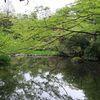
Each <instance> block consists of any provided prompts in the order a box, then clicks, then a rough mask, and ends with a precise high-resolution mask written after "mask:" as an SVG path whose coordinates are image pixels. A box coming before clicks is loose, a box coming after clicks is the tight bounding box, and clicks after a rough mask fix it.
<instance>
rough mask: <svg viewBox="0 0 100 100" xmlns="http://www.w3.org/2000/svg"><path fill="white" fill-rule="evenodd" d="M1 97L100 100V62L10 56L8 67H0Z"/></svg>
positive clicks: (6, 98) (18, 99)
mask: <svg viewBox="0 0 100 100" xmlns="http://www.w3.org/2000/svg"><path fill="white" fill-rule="evenodd" d="M0 100H100V64H99V63H98V62H84V63H81V64H78V63H71V62H70V59H67V58H62V57H56V56H51V57H47V56H43V57H41V56H34V57H24V56H17V57H12V61H11V65H10V66H7V67H3V66H2V67H0Z"/></svg>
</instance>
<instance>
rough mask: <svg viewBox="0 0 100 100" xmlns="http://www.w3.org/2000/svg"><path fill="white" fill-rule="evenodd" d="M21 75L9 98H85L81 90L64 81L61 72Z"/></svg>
mask: <svg viewBox="0 0 100 100" xmlns="http://www.w3.org/2000/svg"><path fill="white" fill-rule="evenodd" d="M22 76H23V80H20V81H19V83H18V84H19V85H18V87H16V89H15V91H14V93H12V94H11V96H10V100H77V99H79V100H86V98H85V95H84V93H83V91H82V90H79V89H78V88H75V87H74V86H72V85H71V84H69V83H67V82H66V81H64V80H63V75H62V74H61V73H59V74H57V75H54V74H50V73H49V72H45V73H40V74H38V75H37V76H36V77H32V76H31V73H24V74H23V75H22Z"/></svg>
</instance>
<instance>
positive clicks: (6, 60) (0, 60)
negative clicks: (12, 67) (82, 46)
mask: <svg viewBox="0 0 100 100" xmlns="http://www.w3.org/2000/svg"><path fill="white" fill-rule="evenodd" d="M10 60H11V59H10V57H9V56H8V55H0V66H7V65H9V64H10Z"/></svg>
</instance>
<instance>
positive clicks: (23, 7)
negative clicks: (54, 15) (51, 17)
mask: <svg viewBox="0 0 100 100" xmlns="http://www.w3.org/2000/svg"><path fill="white" fill-rule="evenodd" d="M9 1H11V2H12V5H13V7H14V9H15V12H16V13H29V12H31V11H34V7H36V6H41V5H43V6H44V7H49V8H50V9H51V11H52V12H55V11H56V9H59V8H62V7H64V6H65V5H67V4H70V3H73V2H74V0H29V3H28V4H27V0H25V1H22V2H20V1H19V0H9ZM5 5H6V4H5V3H4V0H0V9H1V10H2V9H4V6H5Z"/></svg>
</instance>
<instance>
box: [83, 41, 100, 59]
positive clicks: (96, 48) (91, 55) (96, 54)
mask: <svg viewBox="0 0 100 100" xmlns="http://www.w3.org/2000/svg"><path fill="white" fill-rule="evenodd" d="M84 57H86V58H87V59H94V60H95V59H98V60H100V41H99V40H97V41H94V42H92V43H91V44H90V45H89V46H88V47H87V48H86V49H85V51H84Z"/></svg>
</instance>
